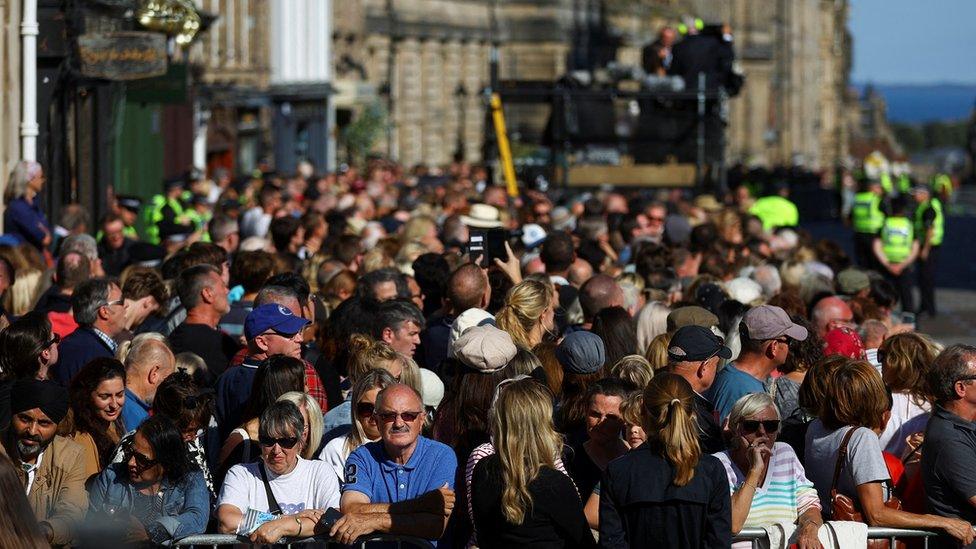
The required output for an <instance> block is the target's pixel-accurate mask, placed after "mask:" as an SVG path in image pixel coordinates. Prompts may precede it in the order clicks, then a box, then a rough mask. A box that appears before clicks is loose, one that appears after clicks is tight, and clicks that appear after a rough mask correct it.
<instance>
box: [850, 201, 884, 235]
mask: <svg viewBox="0 0 976 549" xmlns="http://www.w3.org/2000/svg"><path fill="white" fill-rule="evenodd" d="M884 219H885V216H884V213H882V211H881V197H880V196H878V195H877V194H875V193H873V192H870V191H865V192H862V193H857V194H855V195H854V205H853V206H852V207H851V222H852V224H853V225H854V231H855V232H858V233H866V234H878V231H880V230H881V225H883V224H884Z"/></svg>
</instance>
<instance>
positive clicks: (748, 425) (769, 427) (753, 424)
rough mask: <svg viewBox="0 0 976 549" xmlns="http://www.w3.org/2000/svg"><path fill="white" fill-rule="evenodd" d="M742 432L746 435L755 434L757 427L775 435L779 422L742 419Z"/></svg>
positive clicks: (774, 420) (775, 420)
mask: <svg viewBox="0 0 976 549" xmlns="http://www.w3.org/2000/svg"><path fill="white" fill-rule="evenodd" d="M740 425H741V426H742V430H743V431H745V432H747V433H755V432H757V431H759V427H760V426H762V428H763V430H765V431H766V432H767V433H775V432H777V431H779V420H778V419H766V420H763V421H760V420H758V419H744V420H742V422H741V423H740Z"/></svg>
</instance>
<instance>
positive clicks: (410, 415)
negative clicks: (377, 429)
mask: <svg viewBox="0 0 976 549" xmlns="http://www.w3.org/2000/svg"><path fill="white" fill-rule="evenodd" d="M422 413H423V412H399V413H398V412H374V413H373V415H374V416H376V417H378V418H380V421H382V422H383V423H393V422H394V421H396V419H397V417H400V418H401V419H403V421H404V423H413V422H414V421H417V418H418V417H420V414H422Z"/></svg>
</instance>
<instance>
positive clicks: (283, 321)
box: [244, 303, 309, 339]
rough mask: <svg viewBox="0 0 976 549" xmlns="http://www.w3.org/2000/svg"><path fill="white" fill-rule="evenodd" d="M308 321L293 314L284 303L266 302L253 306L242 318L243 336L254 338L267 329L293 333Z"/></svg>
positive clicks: (281, 332) (288, 333)
mask: <svg viewBox="0 0 976 549" xmlns="http://www.w3.org/2000/svg"><path fill="white" fill-rule="evenodd" d="M308 323H309V321H308V320H306V319H304V318H302V317H300V316H295V315H294V313H292V312H291V310H290V309H288V308H287V307H285V306H284V305H278V304H277V303H266V304H264V305H260V306H258V307H255V308H254V309H253V310H252V311H251V312H250V313H248V315H247V318H245V319H244V337H245V338H247V339H254V338H255V337H256V336H259V335H261V334H263V333H264V332H267V331H268V330H274V331H276V332H278V333H280V334H284V335H295V334H297V333H298V332H299V330H301V329H302V328H304V327H305V326H307V325H308Z"/></svg>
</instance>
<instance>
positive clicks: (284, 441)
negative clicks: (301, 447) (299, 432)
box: [258, 437, 298, 450]
mask: <svg viewBox="0 0 976 549" xmlns="http://www.w3.org/2000/svg"><path fill="white" fill-rule="evenodd" d="M258 442H260V443H261V446H264V447H265V448H272V447H274V445H275V444H277V445H278V446H281V447H282V448H284V449H285V450H291V449H292V448H294V447H295V445H296V444H298V437H282V438H271V437H258Z"/></svg>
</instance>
